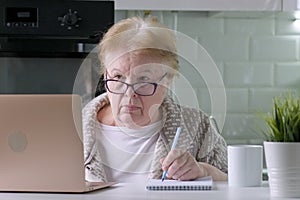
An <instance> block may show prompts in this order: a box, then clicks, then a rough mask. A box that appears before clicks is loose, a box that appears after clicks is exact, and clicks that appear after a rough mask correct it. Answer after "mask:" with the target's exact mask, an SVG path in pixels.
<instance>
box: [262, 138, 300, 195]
mask: <svg viewBox="0 0 300 200" xmlns="http://www.w3.org/2000/svg"><path fill="white" fill-rule="evenodd" d="M264 150H265V157H266V164H267V169H268V176H269V185H270V193H271V196H273V197H300V143H288V142H264Z"/></svg>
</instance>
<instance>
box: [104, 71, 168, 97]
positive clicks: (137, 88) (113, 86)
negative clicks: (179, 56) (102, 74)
mask: <svg viewBox="0 0 300 200" xmlns="http://www.w3.org/2000/svg"><path fill="white" fill-rule="evenodd" d="M166 75H167V73H165V74H164V75H163V76H162V77H161V78H160V79H159V80H158V82H160V81H161V80H162V79H163V78H164V77H165V76H166ZM106 76H107V73H106ZM103 81H104V82H105V85H106V88H107V90H108V91H109V92H111V93H114V94H125V93H126V91H127V89H128V87H131V88H132V90H133V91H134V93H135V94H137V95H140V96H152V95H153V94H154V93H155V91H156V88H157V86H158V82H157V83H154V82H137V83H133V84H129V83H125V82H123V81H119V80H115V79H106V80H103Z"/></svg>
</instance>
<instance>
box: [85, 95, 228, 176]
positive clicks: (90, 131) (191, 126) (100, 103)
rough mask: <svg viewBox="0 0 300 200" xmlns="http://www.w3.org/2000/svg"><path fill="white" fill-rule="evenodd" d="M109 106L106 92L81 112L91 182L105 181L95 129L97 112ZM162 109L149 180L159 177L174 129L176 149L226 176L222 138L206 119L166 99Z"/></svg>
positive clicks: (87, 167) (86, 170) (204, 116)
mask: <svg viewBox="0 0 300 200" xmlns="http://www.w3.org/2000/svg"><path fill="white" fill-rule="evenodd" d="M108 104H109V100H108V98H107V95H106V93H104V94H102V95H100V96H98V97H96V98H94V99H93V100H91V101H90V102H89V103H88V104H87V105H86V106H85V107H84V109H83V135H84V137H83V139H84V156H85V173H86V177H92V179H93V180H94V181H103V182H105V181H107V178H106V174H105V171H104V168H103V163H102V161H101V152H100V151H99V149H98V148H97V146H98V145H99V144H97V142H96V141H97V140H96V134H98V133H97V132H96V131H95V130H96V129H95V127H96V123H97V113H98V111H99V110H100V109H101V108H103V107H104V106H105V105H108ZM161 107H162V110H163V121H164V122H163V128H162V129H161V130H160V132H159V137H158V140H157V142H156V146H155V151H154V157H153V160H152V164H151V168H150V174H149V178H161V176H162V169H161V164H160V162H159V160H160V158H162V157H165V156H166V155H167V154H168V152H169V151H170V149H171V145H172V142H173V138H174V136H175V133H176V129H177V127H181V128H182V132H181V134H180V137H179V139H178V143H177V146H176V147H177V148H181V149H186V150H187V151H189V152H190V153H191V155H193V156H194V157H195V159H196V160H197V161H198V162H206V163H209V164H211V165H213V166H215V167H216V168H218V169H220V170H221V171H223V172H225V173H227V149H226V142H225V140H224V138H223V137H222V136H221V135H220V134H218V133H217V132H216V131H215V129H214V128H212V127H211V125H210V122H209V118H208V116H207V115H206V114H204V113H203V112H201V111H199V110H196V109H194V108H187V107H183V106H180V105H178V104H176V103H174V102H173V100H172V99H171V98H170V97H166V98H165V99H164V101H163V103H162V105H161Z"/></svg>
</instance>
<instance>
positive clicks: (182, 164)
mask: <svg viewBox="0 0 300 200" xmlns="http://www.w3.org/2000/svg"><path fill="white" fill-rule="evenodd" d="M160 163H161V165H162V170H167V171H168V173H167V178H169V179H176V180H181V181H185V180H193V179H196V178H200V177H204V176H208V175H209V174H208V171H207V169H206V168H205V167H204V166H203V165H201V164H200V163H198V162H197V161H196V160H195V158H194V157H193V156H192V155H191V154H190V153H189V152H187V151H186V150H181V149H173V150H171V151H170V152H169V153H168V155H167V157H165V158H162V159H161V160H160Z"/></svg>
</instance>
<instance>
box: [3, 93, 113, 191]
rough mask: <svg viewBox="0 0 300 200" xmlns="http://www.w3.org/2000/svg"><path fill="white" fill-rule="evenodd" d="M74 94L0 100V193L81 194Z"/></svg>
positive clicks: (89, 187) (90, 187)
mask: <svg viewBox="0 0 300 200" xmlns="http://www.w3.org/2000/svg"><path fill="white" fill-rule="evenodd" d="M81 109H82V107H81V98H80V96H79V95H62V94H61V95H43V94H38V95H36V94H35V95H0V191H11V192H12V191H18V192H66V193H69V192H70V193H83V192H89V191H94V190H97V189H101V188H106V187H109V186H111V185H113V184H114V183H112V182H107V183H95V182H93V183H88V182H86V181H85V173H84V155H83V153H84V152H83V143H82V138H83V137H82V115H81Z"/></svg>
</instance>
